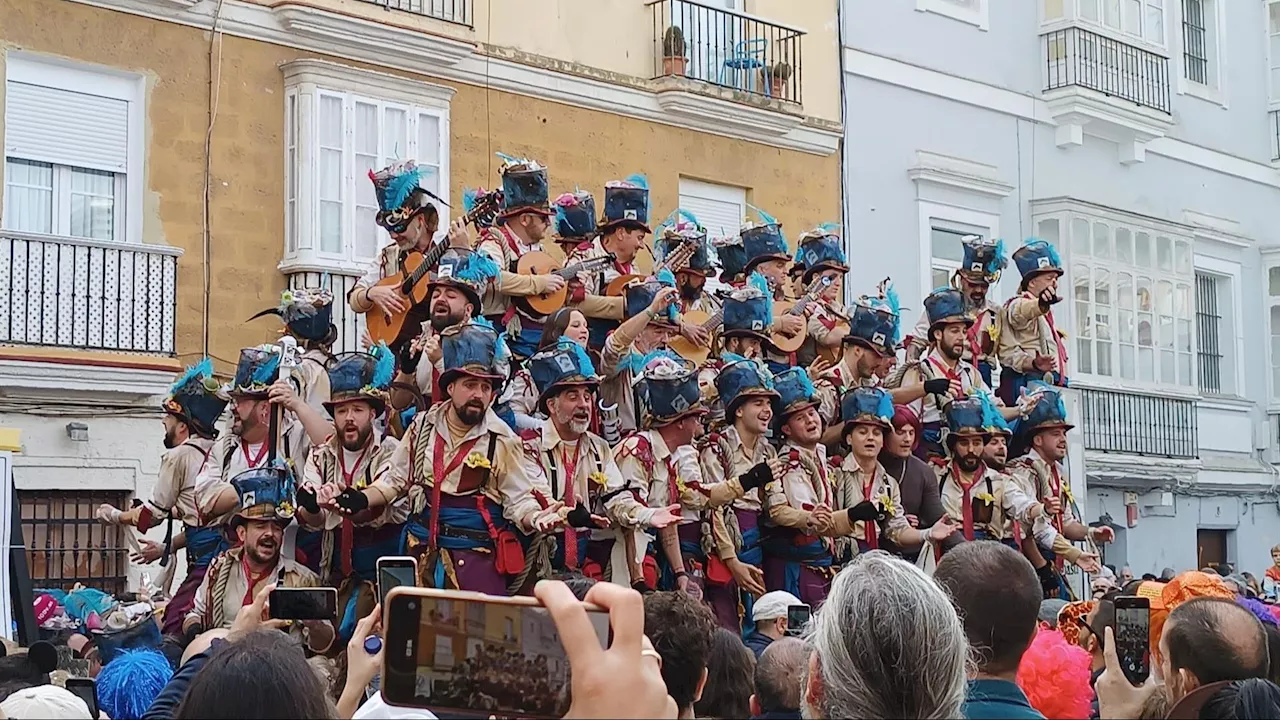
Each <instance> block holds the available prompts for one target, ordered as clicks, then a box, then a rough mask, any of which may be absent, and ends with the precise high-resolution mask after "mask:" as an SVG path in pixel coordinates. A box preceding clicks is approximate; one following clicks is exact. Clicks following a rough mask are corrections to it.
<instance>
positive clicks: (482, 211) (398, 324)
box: [365, 190, 502, 345]
mask: <svg viewBox="0 0 1280 720" xmlns="http://www.w3.org/2000/svg"><path fill="white" fill-rule="evenodd" d="M501 207H502V191H501V190H495V191H493V192H491V193H487V194H484V195H480V196H478V197H477V198H476V204H475V207H473V208H472V209H471V212H468V213H467V214H466V215H465V216H463V221H464V223H473V224H475V225H476V226H477V227H482V226H484V225H485V224H486V223H491V222H493V218H494V217H495V216H496V215H497V214H498V210H499V209H501ZM448 249H449V238H447V237H445V238H441V239H440V240H439V241H438V242H436V244H435V245H432V246H431V247H430V248H428V249H427V251H426V252H417V251H413V252H410V253H407V254H406V255H405V256H404V258H403V259H402V260H401V262H400V272H398V273H396V274H394V275H388V276H387V277H385V278H383V279H382V280H379V281H378V284H377V285H375V286H374V287H389V288H392V289H393V290H395V291H396V293H397V294H399V295H400V298H401V299H402V300H404V301H405V303H406V304H407V305H408V309H406V310H405V311H404V312H400V313H394V314H391V313H385V312H383V311H382V309H381V308H378V307H377V306H375V307H373V308H371V309H370V310H369V312H368V313H367V314H366V316H365V322H366V323H367V325H368V327H369V337H371V338H373V341H374V342H375V343H377V342H384V343H386V344H387V345H391V344H392V343H394V342H395V340H396V338H398V337H400V332H401V330H403V329H404V322H405V320H406V319H407V318H408V316H409V313H410V312H411V311H412V310H413V309H414V308H415V307H417V306H418V305H421V304H422V303H424V302H426V300H427V296H428V295H430V294H431V289H430V285H431V282H430V277H429V276H428V273H429V272H430V271H431V270H432V269H433V268H435V266H436V265H438V264H439V263H440V258H442V257H444V254H445V251H447V250H448Z"/></svg>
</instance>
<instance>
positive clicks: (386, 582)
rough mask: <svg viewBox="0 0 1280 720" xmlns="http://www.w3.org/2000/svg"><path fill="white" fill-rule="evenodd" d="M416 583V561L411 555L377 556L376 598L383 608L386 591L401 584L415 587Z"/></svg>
mask: <svg viewBox="0 0 1280 720" xmlns="http://www.w3.org/2000/svg"><path fill="white" fill-rule="evenodd" d="M417 584H418V561H417V560H415V559H413V558H411V557H381V558H378V599H379V600H380V601H381V602H382V607H383V609H384V610H385V609H386V607H387V593H389V592H391V591H392V590H393V589H394V588H398V587H400V586H401V585H405V586H408V587H416V586H417Z"/></svg>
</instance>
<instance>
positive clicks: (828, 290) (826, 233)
mask: <svg viewBox="0 0 1280 720" xmlns="http://www.w3.org/2000/svg"><path fill="white" fill-rule="evenodd" d="M796 266H797V267H798V268H799V270H800V277H799V278H798V281H799V284H798V285H797V286H796V287H798V288H799V290H797V295H796V296H797V297H802V296H803V295H804V294H805V292H806V291H807V290H808V288H809V286H810V285H811V284H813V283H814V282H815V281H817V280H819V279H821V280H823V281H824V282H825V283H827V284H826V285H824V286H822V289H821V293H820V294H819V295H818V298H819V299H818V300H817V301H815V302H812V303H809V305H808V307H807V308H806V309H805V315H807V316H808V321H807V323H808V324H807V329H808V333H807V334H806V336H805V340H804V345H802V346H801V348H800V350H799V351H798V352H797V353H796V365H797V366H799V367H808V366H809V365H811V364H813V361H814V360H815V359H816V358H817V357H818V354H819V351H820V350H825V351H827V352H838V351H839V349H840V344H841V342H842V341H843V340H844V336H845V335H846V334H848V330H847V329H845V328H842V327H839V325H840V322H841V315H842V314H843V313H844V305H843V304H842V303H841V302H840V297H841V293H842V291H843V288H844V282H843V280H844V276H845V275H846V274H847V273H848V272H849V260H848V258H846V257H845V254H844V243H843V241H842V240H841V238H840V227H839V226H838V225H832V224H825V225H819V226H818V227H816V228H814V229H813V230H808V231H806V232H804V233H802V234H801V235H800V240H799V246H798V248H797V249H796Z"/></svg>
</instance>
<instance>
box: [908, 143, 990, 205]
mask: <svg viewBox="0 0 1280 720" xmlns="http://www.w3.org/2000/svg"><path fill="white" fill-rule="evenodd" d="M907 177H909V178H911V180H912V181H913V182H916V183H932V184H934V185H945V186H947V187H952V188H957V189H959V190H963V191H965V192H968V193H972V194H975V195H983V196H986V197H991V198H995V199H997V200H998V199H1000V198H1004V197H1008V196H1009V194H1010V193H1012V192H1013V190H1014V187H1013V186H1012V185H1010V184H1009V183H1007V182H1004V181H1003V180H1001V179H1000V170H999V168H997V167H996V166H994V165H987V164H986V163H980V162H974V161H973V160H965V159H964V158H958V157H953V156H951V155H943V154H942V153H935V152H929V151H927V150H917V151H916V164H915V165H913V166H912V167H910V168H908V169H907Z"/></svg>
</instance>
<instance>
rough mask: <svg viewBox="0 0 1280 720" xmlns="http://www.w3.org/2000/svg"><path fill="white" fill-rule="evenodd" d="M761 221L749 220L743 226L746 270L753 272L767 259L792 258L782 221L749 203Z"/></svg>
mask: <svg viewBox="0 0 1280 720" xmlns="http://www.w3.org/2000/svg"><path fill="white" fill-rule="evenodd" d="M748 207H749V208H751V210H752V211H754V212H755V213H756V215H757V216H758V218H759V222H755V221H750V220H749V221H747V223H746V224H744V225H743V226H742V245H743V247H744V248H745V249H746V251H747V264H746V267H745V268H744V269H743V270H744V272H751V271H752V270H753V269H755V266H756V265H759V264H760V263H762V262H765V261H766V260H788V261H789V260H791V251H790V250H789V249H788V248H787V238H786V236H785V235H783V234H782V223H780V222H778V221H777V219H776V218H774V217H773V216H772V215H770V214H769V213H767V212H765V211H764V210H761V209H760V208H758V207H755V206H752V205H749V206H748Z"/></svg>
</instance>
